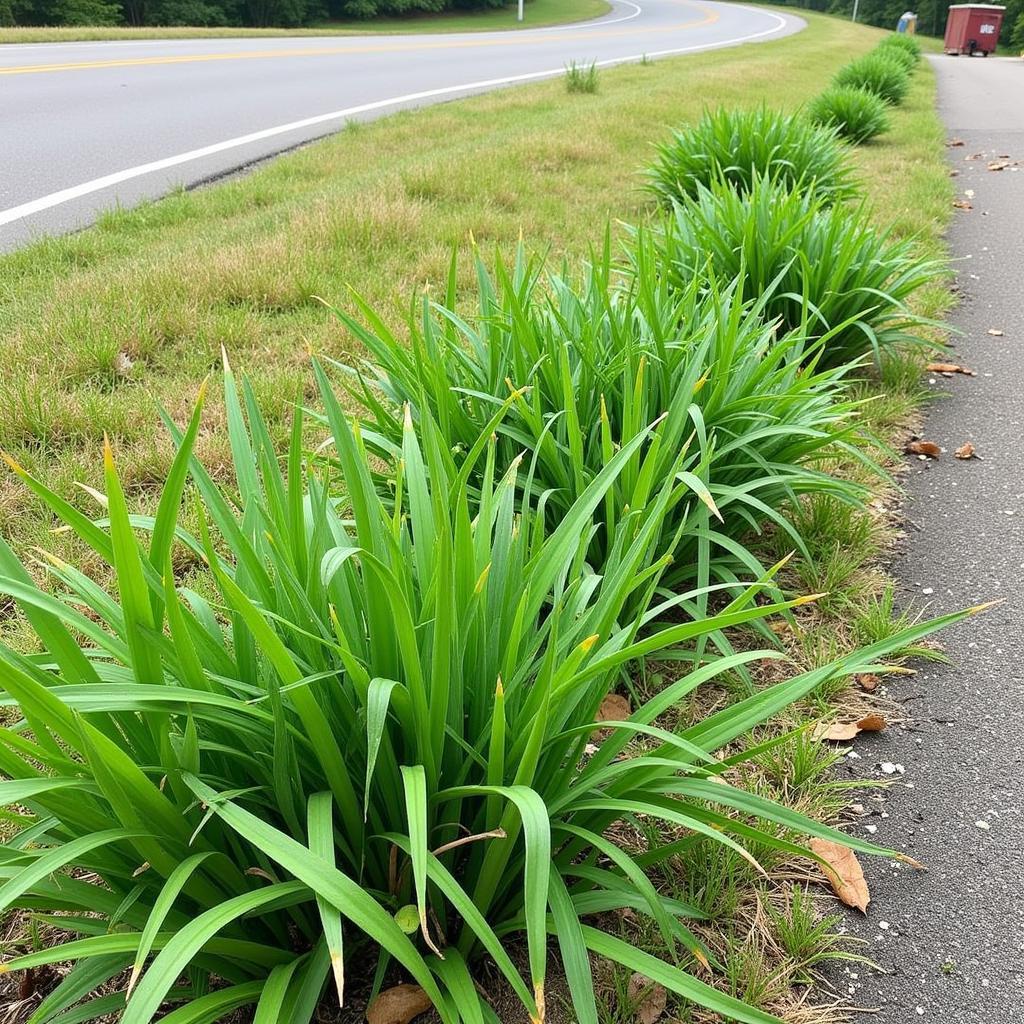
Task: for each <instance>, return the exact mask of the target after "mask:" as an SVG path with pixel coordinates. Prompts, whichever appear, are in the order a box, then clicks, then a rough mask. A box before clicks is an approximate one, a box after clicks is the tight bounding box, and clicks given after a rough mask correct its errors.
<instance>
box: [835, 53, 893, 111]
mask: <svg viewBox="0 0 1024 1024" xmlns="http://www.w3.org/2000/svg"><path fill="white" fill-rule="evenodd" d="M833 81H834V83H835V84H836V85H840V86H852V87H853V88H855V89H866V90H867V91H868V92H870V93H874V94H875V95H876V96H878V97H879V98H880V99H882V100H884V101H885V102H886V103H889V104H893V105H895V104H897V103H902V102H903V98H904V96H906V94H907V89H908V88H909V86H910V82H909V77H908V71H907V68H906V65H905V64H904V63H903V61H902V60H901V58H900V57H896V56H894V55H891V54H887V53H885V52H884V51H881V50H875V51H873V52H872V53H869V54H866V55H865V56H863V57H858V58H857V59H856V60H853V61H850V63H849V64H847V65H845V66H844V67H842V68H840V69H839V71H838V72H837V73H836V76H835V78H834V79H833Z"/></svg>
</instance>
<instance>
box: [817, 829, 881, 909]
mask: <svg viewBox="0 0 1024 1024" xmlns="http://www.w3.org/2000/svg"><path fill="white" fill-rule="evenodd" d="M810 849H811V851H812V852H813V853H815V854H817V855H818V856H819V857H820V858H821V859H822V860H823V861H825V863H826V864H828V866H829V868H830V869H831V870H827V871H825V872H824V874H825V877H826V878H827V879H828V882H829V885H831V886H832V891H833V892H834V893H835V894H836V895H837V896H838V897H839V899H840V900H842V902H843V903H845V904H846V905H847V906H848V907H856V908H857V909H858V910H859V911H861V913H867V909H868V904H869V903H870V902H871V893H870V892H869V891H868V883H867V882H866V881H865V880H864V872H863V871H862V870H861V866H860V861H858V860H857V857H856V855H855V854H854V852H853V850H848V849H847V848H846V847H845V846H840V845H839V844H838V843H833V842H830V841H829V840H827V839H812V840H811V842H810Z"/></svg>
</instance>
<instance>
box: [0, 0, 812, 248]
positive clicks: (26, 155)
mask: <svg viewBox="0 0 1024 1024" xmlns="http://www.w3.org/2000/svg"><path fill="white" fill-rule="evenodd" d="M527 10H529V9H527ZM803 26H804V23H803V22H802V21H801V20H800V19H799V18H796V17H791V16H788V15H782V14H776V13H775V12H773V11H768V10H764V9H759V8H751V7H742V6H738V5H735V4H723V3H715V2H705V0H699V2H698V0H638V2H634V0H614V3H613V9H612V11H611V12H609V14H607V15H606V16H604V17H603V18H599V19H596V20H594V21H590V22H586V23H582V24H575V25H563V26H557V27H552V28H542V29H536V30H521V31H517V32H487V33H465V34H454V35H453V34H449V35H440V34H439V35H417V36H409V35H401V36H380V35H372V36H366V35H364V36H334V37H322V36H321V37H301V36H299V37H296V36H289V37H287V38H249V39H189V40H147V41H137V42H136V41H131V42H123V41H118V42H106V43H43V44H25V45H6V46H2V47H0V251H2V250H10V249H13V248H15V247H16V246H18V245H21V244H23V243H25V242H26V241H29V240H31V239H33V238H36V237H39V236H41V235H45V234H54V233H60V232H64V231H69V230H73V229H75V228H78V227H81V226H84V225H86V224H88V223H90V222H91V221H92V220H93V219H94V218H95V217H96V216H97V214H98V213H100V212H101V211H103V210H105V209H110V208H112V207H114V206H118V205H119V206H131V205H133V204H135V203H137V202H139V201H140V200H142V199H147V198H154V197H158V196H161V195H164V194H165V193H166V192H167V191H168V190H170V189H171V188H173V187H175V186H178V185H186V186H187V185H194V184H196V183H197V182H201V181H204V180H207V179H209V178H211V177H214V176H217V175H221V174H225V173H228V172H230V171H232V170H235V169H236V168H238V167H241V166H244V165H245V164H248V163H251V162H252V161H254V160H258V159H262V158H264V157H267V156H269V155H271V154H273V153H276V152H280V151H281V150H283V149H287V148H290V147H292V146H295V145H297V144H299V143H302V142H306V141H308V140H310V139H314V138H317V137H319V136H322V135H325V134H328V133H330V132H332V131H335V130H337V129H339V128H340V127H342V126H343V125H344V124H345V122H346V121H350V120H357V119H367V118H371V117H374V116H380V115H382V114H385V113H389V112H391V111H394V110H398V109H402V108H404V107H412V106H418V105H422V104H425V103H429V102H437V101H440V100H445V99H451V98H453V97H456V96H460V95H467V94H470V93H474V92H480V91H483V90H486V89H493V88H498V87H500V86H504V85H510V84H515V83H517V82H527V81H531V80H535V79H540V78H545V77H548V76H551V75H555V74H560V73H561V72H562V69H563V68H564V66H565V65H566V63H568V62H569V61H571V60H575V61H586V62H590V61H596V62H597V63H598V64H599V65H610V64H616V63H620V62H625V61H630V60H638V59H640V57H641V56H643V55H644V54H646V55H647V56H649V57H658V56H669V55H673V54H684V53H691V52H695V51H698V50H708V49H714V48H716V47H723V46H733V45H736V44H739V43H743V42H752V41H762V40H767V39H772V38H777V37H779V36H783V35H788V34H791V33H793V32H797V31H799V30H800V29H801V28H803ZM710 98H711V97H709V99H710Z"/></svg>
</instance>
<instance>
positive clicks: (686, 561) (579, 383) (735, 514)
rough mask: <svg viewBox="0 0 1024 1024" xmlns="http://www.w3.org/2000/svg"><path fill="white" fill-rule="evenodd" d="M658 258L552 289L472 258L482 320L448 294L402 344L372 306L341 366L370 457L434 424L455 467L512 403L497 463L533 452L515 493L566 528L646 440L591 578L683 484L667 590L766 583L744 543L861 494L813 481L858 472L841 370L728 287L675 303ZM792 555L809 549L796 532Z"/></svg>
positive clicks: (602, 523)
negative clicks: (604, 475) (355, 350)
mask: <svg viewBox="0 0 1024 1024" xmlns="http://www.w3.org/2000/svg"><path fill="white" fill-rule="evenodd" d="M658 255H659V254H658V251H657V249H656V248H655V247H654V246H653V245H648V246H646V247H643V248H639V249H638V250H637V252H636V273H635V274H633V275H632V276H631V277H630V278H629V279H628V280H627V281H626V282H625V283H624V284H622V283H617V281H616V276H615V274H614V273H613V270H612V263H611V256H610V243H609V244H608V245H606V248H605V251H604V254H603V256H602V257H601V258H599V259H598V260H596V261H595V262H594V263H593V264H591V265H590V266H588V267H587V269H586V270H585V272H584V273H583V274H582V275H579V277H575V278H574V277H571V276H568V275H567V274H566V273H564V272H562V273H550V274H547V275H545V274H544V272H543V267H542V266H541V265H540V264H539V263H538V262H537V261H536V260H529V259H527V258H526V256H525V255H524V254H523V252H522V251H520V253H519V256H518V258H517V259H516V261H515V263H514V264H513V265H512V266H506V265H504V264H503V263H502V262H501V261H498V263H497V265H496V270H495V272H494V274H493V275H492V274H490V273H489V272H488V270H487V268H486V267H485V266H484V265H483V263H482V262H481V261H480V259H479V257H478V258H477V267H476V270H477V280H478V282H479V284H478V300H477V303H478V304H477V310H476V312H475V315H473V316H468V315H460V314H459V312H458V311H457V310H456V307H455V301H454V300H455V295H454V283H452V284H451V286H450V288H449V294H448V296H447V297H446V299H445V300H444V301H440V302H437V303H435V304H433V305H431V304H429V303H426V302H424V304H423V308H422V309H415V308H414V310H413V313H412V315H411V316H410V317H409V319H408V322H407V323H406V325H405V328H404V330H402V331H394V330H391V329H389V328H387V327H386V326H385V324H384V322H383V320H382V319H381V317H380V316H379V315H378V314H377V313H376V312H375V311H374V310H373V309H371V308H370V307H369V306H367V305H366V304H365V303H364V304H362V313H363V315H362V317H361V318H360V319H358V320H357V319H355V318H352V317H349V316H345V315H343V314H342V319H343V320H344V322H345V323H346V325H347V326H348V327H349V329H350V330H351V332H352V333H353V335H354V336H355V337H356V338H358V339H359V341H360V343H361V345H362V346H363V347H364V348H365V349H366V350H368V351H369V352H370V354H371V357H370V359H369V360H368V361H366V362H365V363H364V364H363V365H361V366H358V367H349V368H348V377H349V380H350V381H351V383H350V385H349V386H350V389H351V391H352V394H353V396H354V398H355V399H356V401H358V402H360V403H361V404H362V405H363V406H364V408H365V410H366V416H367V424H366V436H367V439H368V443H370V444H376V445H378V446H379V447H380V449H381V452H382V454H384V455H391V454H393V453H395V452H396V451H397V446H398V445H399V443H400V440H401V436H402V431H403V409H405V408H408V409H409V410H410V414H411V416H412V418H413V420H414V421H417V420H418V419H419V418H420V417H422V416H427V417H429V419H430V420H431V421H433V422H435V423H437V424H439V425H440V430H441V432H442V436H443V441H444V449H445V450H446V451H449V452H452V453H462V452H465V451H468V450H469V449H470V448H471V447H472V445H473V443H474V441H475V439H476V438H477V437H478V436H479V434H480V432H481V431H482V430H484V429H485V428H486V425H487V423H488V422H489V421H490V420H491V418H492V417H493V416H494V412H495V410H496V409H497V408H499V407H501V406H502V405H503V404H506V403H511V404H510V406H509V409H508V413H507V414H506V416H505V417H504V418H503V420H502V421H501V423H500V424H499V425H498V427H497V428H496V431H497V439H498V446H499V462H501V463H508V462H510V461H511V460H512V459H513V458H515V457H516V456H517V455H519V453H521V452H529V453H530V457H529V472H528V473H527V474H525V475H524V479H523V485H524V487H525V488H527V490H529V491H532V492H533V493H534V494H535V495H536V496H538V497H539V498H540V499H541V500H542V501H543V502H544V504H545V507H546V509H547V511H548V515H549V518H550V521H551V522H552V523H557V522H559V521H561V519H562V518H563V517H564V516H565V515H566V513H567V511H568V509H570V508H571V507H572V505H573V504H574V503H575V502H576V501H577V499H578V498H579V496H580V495H581V494H582V493H584V491H585V490H586V489H587V488H588V487H589V486H591V484H592V482H593V481H594V480H595V479H596V478H598V477H599V476H600V474H601V472H602V467H603V466H604V465H605V464H606V463H607V462H608V460H609V459H610V458H611V457H612V454H613V453H614V452H616V451H620V450H622V449H623V448H626V447H629V446H631V445H633V442H634V441H635V439H636V438H638V437H640V436H641V435H644V437H645V438H646V439H645V440H644V441H643V442H642V443H641V444H640V445H639V447H635V448H634V449H633V452H634V454H633V455H632V456H631V458H630V460H629V463H628V464H627V466H626V467H625V468H624V470H623V472H622V474H621V475H620V476H619V477H618V478H617V480H616V481H615V483H614V484H613V485H612V486H611V487H610V488H609V489H608V492H607V494H606V496H605V499H604V501H603V502H602V504H601V505H600V506H599V507H598V508H597V509H596V511H595V515H596V522H595V528H594V534H593V538H592V541H591V543H590V547H589V556H590V559H591V561H592V562H593V564H594V566H595V568H596V569H597V570H598V571H601V567H602V566H603V565H604V564H605V563H606V561H607V558H608V557H609V554H610V552H611V547H610V545H611V544H612V543H613V541H614V537H615V535H616V531H617V529H618V526H619V524H620V523H621V522H623V521H624V520H628V519H629V518H630V517H631V516H632V515H634V514H635V513H636V511H637V510H639V509H642V508H643V507H644V506H645V505H646V504H647V503H648V501H649V500H650V497H651V493H652V492H651V488H652V486H654V487H656V486H657V485H658V482H659V481H662V480H665V479H669V478H673V477H674V479H675V481H676V484H675V486H674V489H673V491H672V493H671V495H670V499H669V505H668V508H667V509H666V514H665V517H664V521H663V527H662V532H661V536H660V539H659V553H664V552H671V554H672V565H671V566H670V567H668V568H666V569H665V572H664V576H663V582H664V583H665V584H666V585H672V586H679V585H681V584H683V583H684V582H685V583H698V584H699V585H704V584H707V583H708V581H709V579H711V580H717V581H727V580H735V579H736V577H737V575H738V574H739V575H743V574H748V575H749V574H750V573H751V572H753V573H754V574H755V575H757V574H759V573H760V572H761V568H760V566H759V565H758V563H757V561H756V560H755V559H754V558H753V556H752V555H751V554H750V553H749V551H748V550H747V549H746V548H745V547H743V546H742V544H741V541H742V539H743V538H744V536H745V535H746V534H748V533H750V532H752V531H754V532H757V531H760V530H761V529H762V528H763V527H764V525H765V524H767V523H774V525H775V526H776V527H777V528H778V529H780V530H782V531H783V532H792V531H791V528H790V525H789V521H788V520H787V519H786V518H785V517H784V516H783V515H782V509H783V508H784V507H786V506H787V505H788V504H789V503H790V502H791V501H792V500H793V499H794V498H795V497H796V496H797V495H799V494H802V493H805V492H810V491H814V492H822V491H824V492H827V493H829V494H832V495H834V496H836V498H837V500H843V501H848V502H856V501H858V500H859V498H860V496H861V494H862V491H861V489H860V488H859V487H858V486H857V485H855V484H853V483H849V482H846V481H843V480H840V479H838V478H836V477H833V476H831V475H829V474H828V473H827V472H826V471H825V470H824V469H823V468H821V465H822V463H823V462H824V460H825V458H826V453H827V457H833V456H834V455H835V454H836V453H837V452H840V451H847V450H848V451H849V454H850V455H851V457H852V458H855V459H856V458H858V456H859V448H858V442H857V439H856V435H855V432H854V428H855V424H854V422H853V414H854V410H855V404H854V403H851V402H848V401H847V400H846V399H845V396H844V389H845V383H844V378H845V374H846V370H845V368H842V367H832V368H829V369H818V368H816V366H815V362H816V360H817V356H818V352H817V350H816V348H815V346H814V345H813V344H812V345H808V344H807V343H806V341H805V338H804V335H803V334H802V333H800V332H789V333H786V332H783V333H781V334H780V333H778V332H777V331H776V330H775V328H774V326H773V325H772V324H770V323H766V322H765V321H764V320H763V319H762V313H763V310H762V308H761V305H760V304H752V303H749V302H744V301H743V300H742V299H741V298H740V297H739V295H738V294H737V288H736V285H735V284H730V285H729V286H726V287H719V286H718V285H717V284H715V283H714V282H712V283H710V284H706V283H705V282H703V281H700V280H698V278H697V277H696V276H693V277H691V278H690V279H689V280H688V281H687V283H686V284H684V285H683V286H682V287H680V288H679V289H675V288H674V287H672V285H671V284H670V282H669V279H668V278H667V277H666V276H665V275H664V274H663V273H662V270H661V267H660V266H659V262H658ZM455 277H456V268H455V266H454V265H453V267H452V272H451V281H452V282H454V280H455ZM510 395H511V396H512V397H511V398H510ZM654 422H657V426H656V428H655V429H654V430H653V431H652V432H650V433H649V434H648V425H649V424H651V423H654ZM450 457H451V458H453V459H454V458H457V457H459V456H458V455H457V454H456V455H452V456H450ZM482 470H483V467H482V466H478V467H477V470H476V471H475V473H474V474H473V476H472V478H471V479H472V481H473V483H474V485H475V486H480V485H482ZM789 540H790V543H791V544H792V545H794V546H797V547H799V546H800V543H801V542H800V538H799V535H798V534H796V533H792V535H791V536H790V538H789Z"/></svg>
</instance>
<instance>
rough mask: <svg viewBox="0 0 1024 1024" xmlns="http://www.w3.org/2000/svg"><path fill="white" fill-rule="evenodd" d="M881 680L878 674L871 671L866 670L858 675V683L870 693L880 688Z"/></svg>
mask: <svg viewBox="0 0 1024 1024" xmlns="http://www.w3.org/2000/svg"><path fill="white" fill-rule="evenodd" d="M880 682H881V680H880V679H879V678H878V676H876V675H872V674H871V673H870V672H865V673H864V674H863V675H860V676H857V685H858V686H859V687H860V688H861V689H862V690H867V692H868V693H874V692H875V690H877V689H878V684H879V683H880Z"/></svg>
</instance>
